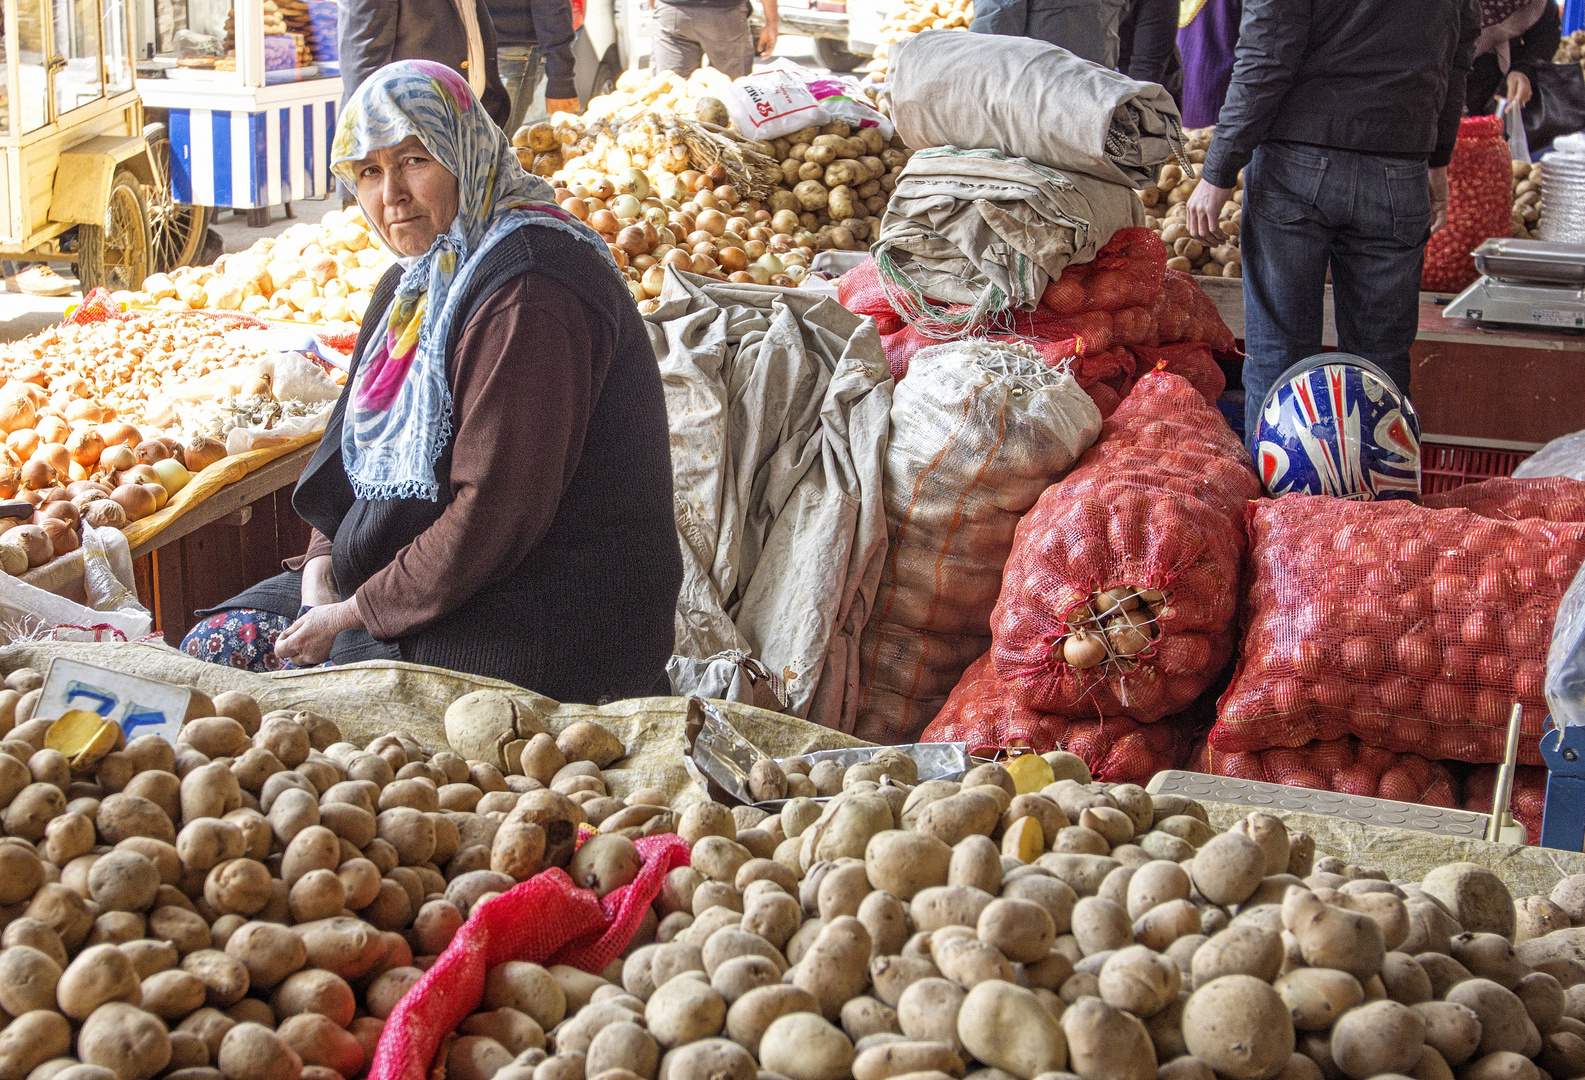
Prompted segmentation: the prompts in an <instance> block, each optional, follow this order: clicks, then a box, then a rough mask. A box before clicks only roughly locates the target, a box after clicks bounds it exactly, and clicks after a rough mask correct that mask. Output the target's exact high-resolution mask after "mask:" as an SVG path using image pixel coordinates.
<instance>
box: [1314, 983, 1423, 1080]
mask: <svg viewBox="0 0 1585 1080" xmlns="http://www.w3.org/2000/svg"><path fill="white" fill-rule="evenodd" d="M1424 1048H1425V1020H1424V1019H1423V1018H1422V1017H1421V1016H1420V1014H1419V1013H1417V1012H1415V1011H1414V1010H1413V1009H1411V1008H1409V1007H1408V1006H1407V1005H1400V1004H1398V1003H1397V1002H1396V1001H1371V1002H1367V1003H1365V1004H1364V1005H1361V1006H1359V1007H1358V1008H1355V1009H1350V1010H1349V1011H1348V1012H1346V1013H1344V1014H1343V1015H1342V1017H1340V1018H1339V1019H1338V1021H1337V1024H1336V1025H1335V1026H1334V1027H1333V1028H1332V1047H1331V1049H1332V1061H1333V1062H1334V1063H1335V1064H1336V1065H1337V1067H1338V1069H1340V1070H1341V1071H1342V1072H1343V1074H1344V1075H1346V1076H1349V1077H1352V1078H1353V1080H1366V1078H1367V1077H1371V1076H1375V1075H1377V1074H1378V1073H1383V1072H1388V1073H1394V1072H1395V1073H1408V1072H1411V1071H1412V1070H1413V1069H1414V1068H1415V1067H1416V1066H1417V1065H1419V1063H1420V1058H1421V1057H1422V1056H1423V1050H1424Z"/></svg>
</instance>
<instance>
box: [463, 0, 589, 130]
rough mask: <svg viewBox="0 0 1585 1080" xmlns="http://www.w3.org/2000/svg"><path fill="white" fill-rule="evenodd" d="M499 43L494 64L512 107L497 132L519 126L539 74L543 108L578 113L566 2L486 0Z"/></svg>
mask: <svg viewBox="0 0 1585 1080" xmlns="http://www.w3.org/2000/svg"><path fill="white" fill-rule="evenodd" d="M486 6H487V7H489V9H490V21H491V22H493V23H494V24H495V37H496V41H497V42H498V44H499V48H498V49H497V50H496V64H497V66H498V67H499V68H500V71H501V81H502V82H503V83H505V84H506V92H507V95H508V96H509V97H510V98H511V99H512V110H511V113H510V115H509V116H508V118H507V122H506V124H505V125H504V126H503V127H502V130H503V131H505V132H506V134H507V136H508V137H510V136H511V135H512V133H513V132H515V131H517V129H518V128H520V127H522V126H523V121H524V120H525V119H526V118H527V117H528V115H529V113H530V111H531V110H532V111H533V112H534V114H535V117H536V119H537V118H538V115H539V111H538V110H537V109H535V108H534V101H535V96H536V93H537V91H538V88H539V77H540V75H541V73H543V74H544V76H545V79H546V82H545V105H544V108H545V111H546V112H547V113H557V112H577V111H578V109H579V101H578V87H577V81H576V79H575V78H574V72H573V67H574V61H573V56H572V43H573V40H574V39H575V38H576V37H577V31H576V30H574V29H573V26H572V3H571V0H486Z"/></svg>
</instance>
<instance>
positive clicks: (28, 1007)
mask: <svg viewBox="0 0 1585 1080" xmlns="http://www.w3.org/2000/svg"><path fill="white" fill-rule="evenodd" d="M41 682H42V679H41V677H40V675H39V674H38V673H37V672H35V671H32V670H29V669H20V670H17V671H14V672H12V673H11V675H10V676H9V677H8V678H7V679H6V680H5V685H6V689H5V690H4V691H0V735H3V737H4V738H3V741H0V824H3V826H4V832H5V836H4V839H0V904H3V905H4V908H3V919H0V923H3V926H4V929H3V931H0V1008H3V1009H4V1010H5V1013H6V1016H5V1027H4V1030H3V1031H0V1077H3V1078H4V1080H53V1078H56V1077H60V1078H62V1080H152V1078H153V1077H156V1076H168V1077H173V1078H176V1080H222V1078H224V1080H299V1078H300V1077H307V1078H309V1080H350V1078H352V1077H356V1076H360V1075H362V1074H363V1073H364V1072H365V1070H366V1069H367V1066H368V1062H369V1059H370V1057H371V1055H372V1054H373V1051H374V1046H375V1043H376V1042H377V1041H378V1039H379V1036H380V1031H381V1029H382V1027H383V1020H384V1017H385V1016H387V1015H388V1014H389V1013H390V1011H391V1009H392V1008H393V1007H394V1006H395V1004H396V1002H397V1001H398V1000H399V999H400V998H401V996H402V994H403V993H405V991H406V990H407V988H408V987H410V986H411V985H412V984H413V983H414V982H416V981H417V980H418V978H419V976H420V975H421V974H422V970H423V969H424V968H426V967H428V965H429V964H430V963H432V962H433V961H434V959H435V957H436V956H437V955H438V954H439V953H440V952H441V951H442V950H443V949H444V948H445V947H446V945H447V943H448V942H449V941H450V940H451V937H452V935H453V934H454V933H455V932H456V930H457V928H458V927H459V926H460V925H461V924H462V922H463V920H464V918H465V917H466V915H467V913H468V910H469V909H470V907H471V906H472V905H473V904H474V903H477V902H478V901H479V900H480V899H482V898H485V897H488V896H490V895H491V894H493V893H495V892H498V891H500V890H502V889H505V888H510V887H511V886H512V885H514V884H515V883H516V882H517V881H519V880H522V879H523V878H525V877H528V876H530V875H532V874H534V873H537V872H539V870H540V869H542V868H543V867H544V866H545V865H549V862H548V861H546V860H554V859H559V858H561V852H562V850H563V849H565V851H566V854H567V855H568V856H570V855H571V839H570V837H571V836H572V835H573V831H575V829H576V826H575V825H569V824H568V822H569V821H571V820H573V819H575V818H577V816H578V813H579V812H578V809H577V808H578V804H579V803H580V802H583V803H593V802H595V801H596V800H597V799H599V798H601V797H603V795H604V787H603V785H602V783H601V781H600V770H599V767H598V766H597V765H596V764H595V761H596V760H599V761H609V760H615V758H613V757H611V755H612V754H615V755H617V756H620V755H621V754H622V753H623V750H622V747H621V744H620V743H619V742H618V741H617V740H615V738H614V737H613V736H611V734H610V733H609V732H607V731H605V729H603V728H600V727H599V726H598V725H596V724H590V723H578V724H573V725H571V726H569V727H567V728H566V729H564V730H563V731H561V732H560V733H559V735H558V736H557V737H556V738H555V739H551V738H550V737H549V736H548V735H543V734H542V733H541V732H540V731H538V730H537V728H538V725H537V723H535V722H534V721H533V720H532V719H531V718H530V717H528V715H527V714H526V713H524V714H523V715H521V716H516V717H515V721H514V722H515V724H516V726H517V727H518V728H519V729H520V730H522V731H523V732H525V733H529V735H530V738H529V739H528V740H527V742H528V743H532V744H533V745H534V747H535V755H534V757H533V761H534V763H535V771H534V774H533V776H532V777H531V776H530V775H521V774H516V773H514V774H513V775H503V774H502V772H501V771H500V770H499V769H497V768H496V767H494V766H493V765H490V764H487V763H484V762H479V761H472V762H470V761H466V760H464V759H463V758H462V757H460V756H458V755H457V754H455V753H452V752H451V751H449V750H443V751H441V752H439V753H433V754H431V753H428V752H426V751H425V750H423V749H422V748H421V747H419V746H418V744H416V743H415V742H413V741H412V740H411V739H409V738H407V737H406V736H404V735H401V734H392V735H388V736H384V737H382V738H379V739H376V740H374V741H373V742H371V743H370V744H369V745H368V746H367V747H366V748H364V749H359V748H358V747H356V746H353V745H352V744H350V743H347V742H344V741H342V739H341V733H340V732H339V731H338V730H337V728H336V726H335V725H334V724H333V723H331V722H330V721H328V720H326V719H324V718H323V717H320V716H316V715H315V714H313V713H311V712H273V713H268V714H262V715H261V712H260V709H259V706H258V705H257V703H256V702H255V701H254V700H253V699H252V698H251V697H248V696H247V695H245V694H240V693H234V692H227V693H223V694H219V695H217V696H216V697H214V698H213V699H212V700H211V699H208V698H206V697H205V696H204V695H203V694H201V693H196V692H195V701H194V707H193V709H192V711H191V713H190V714H189V717H188V719H187V721H186V723H185V724H184V726H183V727H182V730H181V736H180V740H179V742H178V744H177V745H176V746H174V747H173V746H172V745H170V744H169V743H167V742H165V741H164V740H163V739H161V738H160V737H159V736H157V735H144V736H140V737H138V738H134V739H131V740H127V739H126V737H125V734H124V733H123V732H122V731H121V729H120V727H119V725H116V724H105V723H102V722H101V721H99V719H98V718H97V717H94V716H92V714H86V713H76V714H68V715H67V716H66V717H63V718H62V719H61V720H58V721H54V720H45V719H39V720H34V719H32V718H31V715H32V710H33V708H34V706H35V705H36V703H37V700H38V696H39V686H40V684H41ZM498 699H500V700H498ZM503 700H504V701H505V704H504V705H503V704H502V701H503ZM503 708H505V709H512V708H513V706H512V703H511V699H509V698H505V696H504V695H500V694H495V693H493V692H485V693H484V694H473V695H469V696H468V697H466V698H463V699H459V701H458V702H456V703H454V704H453V706H452V709H453V710H454V711H456V713H457V715H458V716H461V717H466V716H468V715H469V714H470V713H474V712H478V711H481V710H482V711H483V712H485V713H486V714H490V713H491V712H492V710H493V711H499V710H501V709H503ZM545 742H548V743H549V746H548V747H547V746H545V745H544V743H545ZM588 754H593V755H594V758H593V759H591V758H590V757H589V756H586V755H588ZM8 763H9V764H8ZM552 765H556V767H555V768H552V767H551V766H552ZM563 792H566V793H567V794H562V793H563ZM503 838H505V839H503ZM536 842H537V845H538V847H537V850H539V851H541V852H543V853H544V858H543V859H541V858H538V857H536V856H535V855H534V851H535V850H536V848H535V844H536ZM564 861H565V860H564Z"/></svg>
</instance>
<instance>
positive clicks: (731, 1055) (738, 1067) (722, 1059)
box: [606, 1039, 758, 1080]
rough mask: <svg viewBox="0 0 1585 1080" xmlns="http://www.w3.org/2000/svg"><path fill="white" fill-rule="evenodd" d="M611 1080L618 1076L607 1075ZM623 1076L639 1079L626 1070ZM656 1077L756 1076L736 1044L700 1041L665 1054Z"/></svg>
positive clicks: (728, 1079)
mask: <svg viewBox="0 0 1585 1080" xmlns="http://www.w3.org/2000/svg"><path fill="white" fill-rule="evenodd" d="M606 1075H608V1076H611V1077H612V1078H613V1080H615V1078H617V1077H621V1076H623V1075H624V1074H623V1073H622V1072H615V1073H608V1074H606ZM626 1075H627V1076H629V1077H631V1076H641V1074H638V1073H633V1072H632V1071H631V1070H629V1071H628V1072H627V1073H626ZM660 1075H661V1076H662V1077H664V1078H666V1080H682V1078H683V1077H691V1076H709V1077H714V1078H718V1080H753V1078H754V1077H755V1076H756V1075H758V1071H757V1069H756V1066H755V1064H754V1059H753V1058H752V1057H750V1056H749V1054H748V1052H747V1051H746V1050H744V1049H743V1048H742V1047H741V1046H738V1045H737V1044H736V1043H734V1042H731V1041H729V1040H727V1039H701V1040H700V1041H698V1042H696V1043H691V1044H689V1045H687V1046H679V1047H677V1048H676V1049H675V1050H672V1051H671V1052H670V1053H668V1054H667V1055H666V1057H665V1059H664V1060H663V1061H662V1062H661V1066H660Z"/></svg>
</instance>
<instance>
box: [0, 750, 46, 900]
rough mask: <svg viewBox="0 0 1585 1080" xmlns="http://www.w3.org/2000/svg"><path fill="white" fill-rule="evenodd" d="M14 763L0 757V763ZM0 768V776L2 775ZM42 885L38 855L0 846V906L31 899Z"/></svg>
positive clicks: (19, 846)
mask: <svg viewBox="0 0 1585 1080" xmlns="http://www.w3.org/2000/svg"><path fill="white" fill-rule="evenodd" d="M7 760H10V761H15V760H16V759H15V758H8V757H6V756H5V755H0V763H4V762H5V761H7ZM4 771H5V770H4V769H3V768H0V774H3V773H4ZM43 884H44V866H43V864H42V863H41V862H40V861H39V857H38V855H37V854H36V853H35V852H33V851H32V850H31V849H29V848H28V847H26V846H24V845H22V844H0V904H19V903H22V902H23V901H26V900H30V899H32V897H33V895H34V893H36V892H38V890H39V887H40V886H41V885H43Z"/></svg>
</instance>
